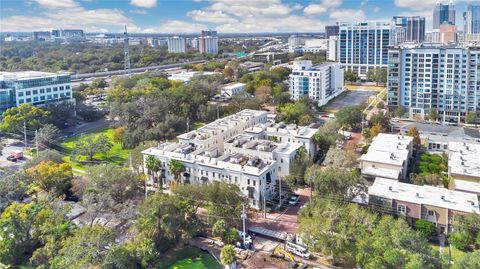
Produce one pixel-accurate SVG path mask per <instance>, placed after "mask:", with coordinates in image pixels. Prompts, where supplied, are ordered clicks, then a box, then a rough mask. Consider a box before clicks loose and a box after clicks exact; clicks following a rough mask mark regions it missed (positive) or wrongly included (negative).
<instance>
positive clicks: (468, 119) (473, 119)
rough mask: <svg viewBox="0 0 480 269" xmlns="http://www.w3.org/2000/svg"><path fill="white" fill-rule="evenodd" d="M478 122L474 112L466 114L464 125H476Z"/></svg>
mask: <svg viewBox="0 0 480 269" xmlns="http://www.w3.org/2000/svg"><path fill="white" fill-rule="evenodd" d="M478 122H479V119H478V116H477V113H475V112H468V113H467V115H465V123H468V124H477V123H478Z"/></svg>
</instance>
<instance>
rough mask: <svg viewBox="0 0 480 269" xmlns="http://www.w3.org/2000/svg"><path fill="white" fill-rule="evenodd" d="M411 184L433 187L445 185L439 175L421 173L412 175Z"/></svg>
mask: <svg viewBox="0 0 480 269" xmlns="http://www.w3.org/2000/svg"><path fill="white" fill-rule="evenodd" d="M410 182H411V183H413V184H415V185H431V186H438V185H441V184H443V178H442V176H441V175H439V174H430V173H420V174H415V173H411V174H410Z"/></svg>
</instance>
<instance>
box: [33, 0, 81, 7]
mask: <svg viewBox="0 0 480 269" xmlns="http://www.w3.org/2000/svg"><path fill="white" fill-rule="evenodd" d="M34 1H35V2H36V3H37V4H39V5H40V6H42V7H45V8H75V7H79V5H78V3H76V2H75V1H73V0H34Z"/></svg>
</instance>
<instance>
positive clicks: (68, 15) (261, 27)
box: [0, 0, 474, 33]
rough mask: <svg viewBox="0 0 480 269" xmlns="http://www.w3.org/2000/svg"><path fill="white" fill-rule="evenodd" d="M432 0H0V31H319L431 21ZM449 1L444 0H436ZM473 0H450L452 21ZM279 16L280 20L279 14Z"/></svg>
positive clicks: (459, 20) (433, 1) (433, 0)
mask: <svg viewBox="0 0 480 269" xmlns="http://www.w3.org/2000/svg"><path fill="white" fill-rule="evenodd" d="M436 2H437V1H436V0H427V1H421V2H418V1H413V0H392V1H380V0H363V1H352V0H321V1H312V0H308V1H307V0H297V1H293V0H265V1H251V0H243V1H242V0H241V1H231V0H192V1H186V0H181V1H162V0H119V1H99V0H76V1H75V0H29V1H13V0H6V1H2V7H1V8H0V17H1V18H2V19H1V20H0V24H1V25H2V29H1V31H2V32H32V31H41V30H51V29H54V28H74V29H78V28H80V29H84V30H85V31H87V32H122V29H123V27H124V25H127V27H128V29H129V32H135V33H196V32H200V31H201V30H204V29H210V30H217V31H218V32H220V33H235V32H241V33H255V32H323V31H324V26H325V25H329V24H332V23H335V22H354V21H362V20H375V21H382V20H391V19H392V17H393V16H424V17H426V24H427V30H429V29H431V27H432V17H433V8H434V5H435V3H436ZM441 2H442V3H448V2H449V1H441ZM473 2H474V1H469V0H464V1H455V2H454V3H455V9H456V12H457V16H456V23H457V25H458V26H459V29H463V27H462V26H463V21H462V13H463V12H464V11H466V8H467V4H468V3H473ZM280 17H281V18H282V19H281V20H279V18H280Z"/></svg>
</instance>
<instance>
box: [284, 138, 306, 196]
mask: <svg viewBox="0 0 480 269" xmlns="http://www.w3.org/2000/svg"><path fill="white" fill-rule="evenodd" d="M310 165H312V161H311V160H310V156H309V155H308V152H307V150H306V149H305V147H303V146H302V147H300V148H299V149H298V151H297V153H296V154H295V158H294V159H293V161H292V163H291V164H290V174H289V175H288V176H287V177H286V178H285V180H286V181H287V184H288V185H290V186H291V187H294V188H296V187H303V186H305V184H306V183H308V182H306V180H305V171H306V170H307V168H308V167H309V166H310Z"/></svg>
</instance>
